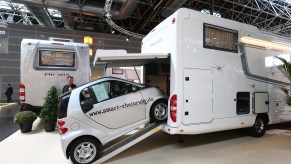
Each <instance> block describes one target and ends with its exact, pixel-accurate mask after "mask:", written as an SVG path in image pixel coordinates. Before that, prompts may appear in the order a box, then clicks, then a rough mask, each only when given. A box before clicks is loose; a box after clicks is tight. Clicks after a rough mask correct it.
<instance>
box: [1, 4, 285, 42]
mask: <svg viewBox="0 0 291 164" xmlns="http://www.w3.org/2000/svg"><path fill="white" fill-rule="evenodd" d="M74 1H75V3H76V4H78V6H79V8H80V9H79V11H70V12H71V15H70V16H71V17H73V18H74V22H73V25H70V26H71V29H77V30H90V31H95V32H103V33H104V32H105V33H110V32H112V28H113V29H115V30H117V31H119V32H117V33H119V34H121V33H122V34H126V35H134V37H142V36H143V35H146V34H147V33H148V32H150V31H151V30H152V29H153V28H154V27H155V26H156V25H157V24H159V23H160V22H161V21H163V20H164V19H165V17H164V16H162V14H161V13H162V12H163V11H164V10H165V9H168V10H171V8H169V4H170V2H171V0H139V1H138V3H137V6H136V8H135V10H134V11H133V12H132V13H131V14H130V16H129V17H127V18H125V19H114V17H111V15H110V17H106V16H105V15H103V16H96V15H94V14H86V13H83V12H82V8H83V6H84V5H86V0H74ZM87 1H88V0H87ZM107 1H108V0H107ZM112 1H113V2H114V1H115V0H112ZM0 2H1V1H0ZM105 2H106V0H104V7H105V4H106V3H105ZM177 2H178V1H177ZM184 2H185V3H183V4H181V7H185V8H191V9H193V10H197V11H202V10H208V11H212V9H213V10H214V12H216V13H219V15H220V16H221V17H222V18H226V19H230V20H234V21H238V22H242V23H246V24H250V25H254V26H256V27H257V28H259V29H260V30H263V31H268V32H272V33H274V34H279V35H283V36H288V37H290V36H291V4H290V3H291V2H290V3H289V2H288V0H215V1H213V0H186V1H184ZM213 2H214V3H213ZM118 5H120V4H116V3H115V4H114V3H112V4H111V8H110V11H111V12H112V13H114V12H115V11H114V10H115V9H117V8H118V7H119V6H118ZM44 7H46V6H44ZM47 7H48V8H49V6H47ZM173 10H174V9H173ZM52 11H53V12H55V13H52V12H51V13H50V17H51V19H52V21H53V22H54V25H55V27H56V28H64V27H66V25H65V24H64V19H63V18H62V17H58V16H55V15H58V14H59V15H61V14H62V10H60V11H59V10H52ZM32 13H33V12H30V11H29V10H27V9H25V7H24V5H22V4H17V3H12V2H10V1H7V6H3V5H1V7H0V22H8V23H23V24H26V25H39V23H38V21H37V19H36V18H35V16H34V15H33V14H32ZM108 13H109V12H108ZM108 18H110V19H108Z"/></svg>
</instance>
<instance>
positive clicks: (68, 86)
mask: <svg viewBox="0 0 291 164" xmlns="http://www.w3.org/2000/svg"><path fill="white" fill-rule="evenodd" d="M73 81H74V77H73V76H68V77H67V84H66V85H65V86H64V87H63V92H62V93H65V92H67V91H70V92H71V91H72V90H73V89H74V88H77V86H76V85H75V84H74V83H73Z"/></svg>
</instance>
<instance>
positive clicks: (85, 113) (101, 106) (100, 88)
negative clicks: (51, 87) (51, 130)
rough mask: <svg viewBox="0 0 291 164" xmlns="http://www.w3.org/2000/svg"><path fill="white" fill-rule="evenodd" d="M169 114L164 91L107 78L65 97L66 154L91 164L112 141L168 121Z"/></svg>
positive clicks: (63, 135)
mask: <svg viewBox="0 0 291 164" xmlns="http://www.w3.org/2000/svg"><path fill="white" fill-rule="evenodd" d="M167 115H168V114H167V97H166V96H164V94H163V92H162V91H161V90H160V89H158V88H156V87H149V86H145V85H142V84H137V83H134V82H130V81H126V80H123V79H119V78H115V77H104V78H102V79H99V80H97V81H93V82H90V83H88V84H85V85H83V86H80V87H78V88H76V89H74V90H73V91H72V92H71V93H65V94H63V95H61V97H60V108H59V116H58V126H59V130H60V134H61V143H62V149H63V152H64V154H65V155H66V157H67V158H69V157H70V159H71V160H72V162H73V163H91V162H93V161H95V160H97V159H98V156H99V153H100V151H101V150H102V147H103V145H105V144H106V143H108V142H109V141H112V140H113V139H115V138H117V137H119V136H121V135H124V134H126V133H128V132H130V131H132V130H133V129H135V128H137V127H139V126H141V125H142V124H145V123H147V122H149V121H154V122H159V123H161V122H165V121H166V119H167Z"/></svg>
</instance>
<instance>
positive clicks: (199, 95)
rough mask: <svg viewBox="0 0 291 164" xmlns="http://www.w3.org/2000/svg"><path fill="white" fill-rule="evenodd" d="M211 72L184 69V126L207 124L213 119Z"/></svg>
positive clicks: (207, 70)
mask: <svg viewBox="0 0 291 164" xmlns="http://www.w3.org/2000/svg"><path fill="white" fill-rule="evenodd" d="M212 74H213V73H212V70H209V69H196V68H186V69H184V112H183V123H184V124H197V123H208V122H211V121H212V119H213V100H212V99H213V89H212V88H213V82H212V81H213V80H212Z"/></svg>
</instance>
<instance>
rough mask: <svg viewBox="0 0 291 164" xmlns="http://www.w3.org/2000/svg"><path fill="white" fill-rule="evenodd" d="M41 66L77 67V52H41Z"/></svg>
mask: <svg viewBox="0 0 291 164" xmlns="http://www.w3.org/2000/svg"><path fill="white" fill-rule="evenodd" d="M39 66H51V67H75V52H71V51H52V50H40V51H39Z"/></svg>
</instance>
